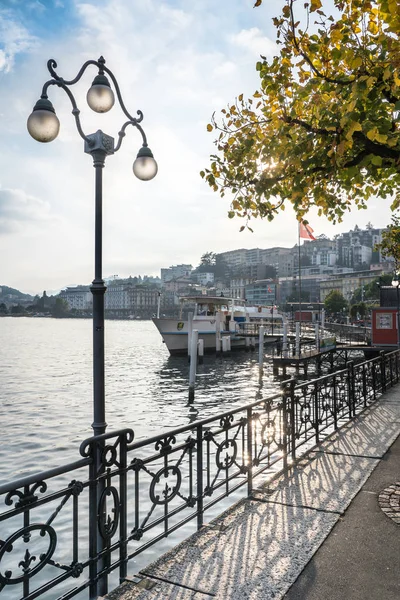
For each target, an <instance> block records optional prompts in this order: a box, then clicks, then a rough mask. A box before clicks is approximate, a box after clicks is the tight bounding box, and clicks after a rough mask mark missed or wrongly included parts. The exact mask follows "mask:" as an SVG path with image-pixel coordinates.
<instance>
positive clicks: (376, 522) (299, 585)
mask: <svg viewBox="0 0 400 600" xmlns="http://www.w3.org/2000/svg"><path fill="white" fill-rule="evenodd" d="M399 434H400V386H397V388H394V389H393V390H391V391H389V392H388V393H387V394H385V396H384V397H383V398H382V399H381V400H380V401H379V402H378V403H377V404H375V405H374V406H373V407H371V408H369V409H368V410H367V411H365V412H364V413H363V415H361V416H359V417H357V418H356V419H355V420H354V421H353V422H352V423H350V424H348V425H346V426H345V427H343V428H342V429H341V430H340V431H339V432H337V433H335V434H333V435H332V436H331V437H330V438H327V439H326V440H325V441H324V442H323V443H321V444H320V445H319V446H318V447H316V448H315V449H314V451H313V452H312V453H310V454H309V455H308V457H307V459H304V460H303V461H301V462H299V463H298V464H297V465H296V467H295V468H293V469H292V470H291V471H290V472H289V473H288V474H287V475H286V476H281V477H280V478H279V479H277V480H276V481H274V482H273V483H272V484H271V485H270V486H269V487H266V486H264V485H263V484H262V482H259V483H258V487H257V488H256V489H255V490H254V494H253V497H252V498H249V499H246V500H243V501H241V502H239V503H238V504H236V505H235V506H234V507H232V508H231V509H229V510H228V511H226V512H225V513H224V514H223V515H221V516H220V517H219V518H217V519H215V520H214V521H212V522H211V523H209V524H208V525H206V526H205V527H204V528H203V529H202V530H201V531H199V532H197V533H196V534H194V535H193V536H192V537H190V538H189V539H188V540H186V541H185V542H183V543H181V544H179V545H178V546H177V547H176V548H174V549H172V550H170V551H169V552H167V553H166V554H165V555H163V556H162V557H161V558H160V559H158V560H157V561H156V562H154V563H153V564H151V565H150V566H149V567H147V568H146V569H144V571H142V572H141V573H140V574H138V575H139V577H136V578H135V581H136V583H131V582H126V583H124V584H122V585H121V586H120V587H119V588H117V590H115V591H114V592H112V593H110V594H109V595H108V596H107V598H108V599H109V600H189V599H190V600H206V599H207V598H216V599H217V600H247V599H249V600H272V599H273V600H279V599H284V600H328V599H329V600H344V599H346V600H359V599H360V600H361V599H363V600H365V599H368V600H398V599H399V598H400V503H399V499H400V460H399V458H400V437H399ZM396 483H398V484H399V485H398V486H397V487H396ZM128 568H129V567H128Z"/></svg>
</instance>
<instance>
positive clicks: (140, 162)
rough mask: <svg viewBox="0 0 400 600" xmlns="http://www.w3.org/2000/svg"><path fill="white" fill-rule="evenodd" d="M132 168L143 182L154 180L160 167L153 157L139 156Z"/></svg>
mask: <svg viewBox="0 0 400 600" xmlns="http://www.w3.org/2000/svg"><path fill="white" fill-rule="evenodd" d="M132 168H133V172H134V174H135V175H136V177H137V178H138V179H141V180H142V181H149V180H150V179H153V178H154V177H155V176H156V175H157V171H158V165H157V163H156V161H155V160H154V158H153V157H152V156H138V157H137V159H136V160H135V162H134V163H133V167H132Z"/></svg>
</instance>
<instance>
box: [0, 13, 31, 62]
mask: <svg viewBox="0 0 400 600" xmlns="http://www.w3.org/2000/svg"><path fill="white" fill-rule="evenodd" d="M37 43H38V40H37V38H36V37H35V36H34V35H31V34H30V33H29V31H28V30H27V29H26V28H25V27H24V26H23V25H22V24H21V23H19V22H18V21H17V20H15V17H14V15H13V13H12V12H11V11H9V10H0V46H1V47H0V72H1V71H4V72H6V73H8V72H9V71H11V69H12V68H13V66H14V61H15V57H16V55H17V54H21V53H23V52H28V51H29V50H31V49H33V48H34V47H35V46H36V45H37Z"/></svg>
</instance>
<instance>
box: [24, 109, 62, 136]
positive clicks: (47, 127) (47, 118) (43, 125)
mask: <svg viewBox="0 0 400 600" xmlns="http://www.w3.org/2000/svg"><path fill="white" fill-rule="evenodd" d="M27 127H28V131H29V133H30V135H31V136H32V137H33V139H35V140H36V141H38V142H52V141H53V140H55V139H56V137H57V135H58V132H59V131H60V121H59V120H58V117H57V115H56V114H55V113H54V112H52V111H50V110H40V109H39V110H34V111H33V112H32V113H31V114H30V115H29V118H28V122H27Z"/></svg>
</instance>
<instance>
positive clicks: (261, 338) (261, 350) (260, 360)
mask: <svg viewBox="0 0 400 600" xmlns="http://www.w3.org/2000/svg"><path fill="white" fill-rule="evenodd" d="M264 331H265V327H264V325H261V327H260V328H259V330H258V369H259V372H260V377H261V376H262V374H263V363H264Z"/></svg>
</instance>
